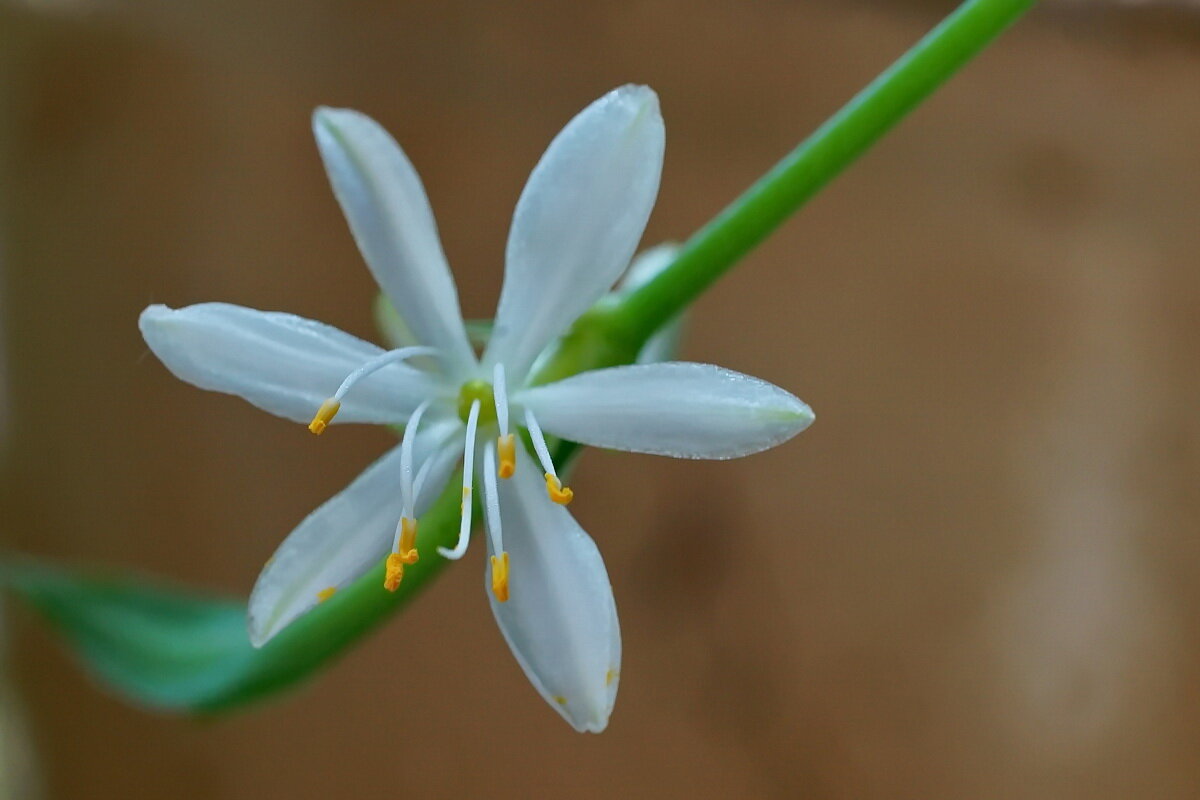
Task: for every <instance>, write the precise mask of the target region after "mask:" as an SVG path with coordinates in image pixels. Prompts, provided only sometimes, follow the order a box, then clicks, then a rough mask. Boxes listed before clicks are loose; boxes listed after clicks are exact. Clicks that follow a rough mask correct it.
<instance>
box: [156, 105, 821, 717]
mask: <svg viewBox="0 0 1200 800" xmlns="http://www.w3.org/2000/svg"><path fill="white" fill-rule="evenodd" d="M313 128H314V131H315V133H316V138H317V143H318V145H319V147H320V150H321V155H322V157H323V158H324V160H325V165H326V168H327V170H328V173H329V177H330V180H331V182H332V183H333V188H334V191H335V193H336V194H337V198H338V200H339V201H340V203H341V205H342V208H343V210H344V211H345V213H346V217H347V219H348V220H349V223H350V228H351V230H352V232H353V234H354V238H355V240H356V241H357V242H358V246H359V248H360V249H361V250H362V253H363V256H364V257H365V259H366V261H367V264H368V266H369V267H370V269H371V272H372V273H373V274H374V276H375V278H376V280H377V281H378V282H379V284H380V286H381V287H383V290H384V292H385V293H386V294H387V296H388V297H389V298H390V299H391V301H392V303H393V304H394V305H395V308H396V309H397V310H398V312H399V314H400V317H401V318H402V319H403V321H404V323H405V324H406V325H407V327H408V329H409V330H411V332H412V334H413V335H414V336H415V337H416V339H417V341H419V342H420V344H419V345H415V346H410V347H402V348H400V349H397V350H392V351H388V352H384V351H383V350H381V349H380V348H378V347H376V346H374V345H372V344H368V343H367V342H364V341H362V340H360V339H357V338H355V337H353V336H350V335H349V334H346V333H343V332H341V331H339V330H336V329H334V328H331V327H329V326H326V325H323V324H321V323H319V322H313V321H310V320H306V319H301V318H299V317H295V316H292V315H289V314H281V313H275V312H262V311H254V310H251V309H247V308H242V307H239V306H233V305H226V304H221V303H206V304H201V305H194V306H188V307H186V308H182V309H178V310H172V309H169V308H167V307H165V306H161V305H155V306H150V307H149V308H147V309H146V310H145V311H144V312H143V313H142V316H141V320H140V326H141V330H142V334H143V335H144V336H145V338H146V342H147V343H148V344H149V345H150V348H151V349H152V350H153V351H154V353H155V354H156V355H157V356H158V357H159V358H160V359H161V360H162V362H163V363H164V364H165V365H166V366H167V368H168V369H170V370H171V372H173V373H174V374H175V375H176V376H178V377H179V378H181V379H183V380H185V381H188V382H190V383H193V384H195V385H197V386H200V387H202V388H205V389H211V390H214V391H220V392H227V393H230V394H235V395H238V396H240V397H243V398H245V399H246V400H248V401H250V402H251V403H253V404H254V405H256V406H258V407H259V408H262V409H264V410H266V411H269V412H271V413H273V414H277V415H279V416H282V417H286V418H288V419H291V420H295V421H298V422H308V421H309V419H310V418H312V416H313V412H314V410H317V409H318V408H319V411H318V412H317V416H316V417H315V418H313V419H312V422H311V424H310V427H311V429H312V430H313V432H315V433H320V432H321V431H323V430H324V429H325V426H326V424H328V423H330V422H332V421H333V418H334V415H335V414H336V416H337V421H339V422H371V423H377V424H386V425H404V426H405V427H404V436H403V440H402V441H401V443H400V445H399V446H398V447H396V448H394V449H392V450H391V451H390V452H388V453H387V454H385V455H384V456H383V457H382V458H380V459H379V460H378V461H376V462H375V463H374V464H372V465H371V466H370V467H368V468H367V469H366V471H365V472H363V473H362V475H360V476H359V477H358V478H357V479H356V480H355V481H354V482H353V483H351V484H350V486H349V487H347V488H346V489H345V490H344V491H343V492H341V493H340V494H338V495H336V496H335V497H334V498H332V499H331V500H329V501H328V502H327V503H325V504H324V505H323V506H321V507H320V508H318V509H317V510H316V511H314V512H313V513H312V514H311V515H309V517H308V518H307V519H305V520H304V521H303V522H302V523H300V525H299V527H297V528H296V529H295V530H294V531H292V533H291V535H289V536H288V537H287V539H285V540H284V542H283V544H282V545H281V546H280V547H279V549H278V551H277V552H276V554H275V556H274V557H273V558H272V560H271V561H270V562H268V566H267V567H266V568H265V569H264V570H263V572H262V575H261V576H260V577H259V579H258V582H257V584H256V585H255V587H254V591H253V593H252V594H251V597H250V604H249V628H250V636H251V639H252V640H253V642H254V644H255V645H259V646H260V645H262V644H264V643H265V642H267V641H268V640H269V639H270V638H271V637H272V636H274V635H275V634H276V633H278V632H279V631H280V630H281V629H282V628H283V627H284V626H286V625H287V624H288V623H290V622H292V621H293V620H295V619H296V618H297V617H299V616H300V615H302V614H304V613H305V612H306V611H308V610H309V609H311V608H312V607H313V606H314V605H316V604H317V603H318V602H320V601H321V600H323V599H325V598H326V597H328V596H329V595H331V594H332V593H333V592H334V591H336V589H337V588H338V587H340V586H344V585H347V584H348V583H350V582H352V581H354V580H355V579H356V578H358V577H359V576H360V575H362V574H363V573H364V572H365V571H367V570H368V569H369V568H370V567H372V566H373V565H375V564H377V563H378V561H379V559H380V558H381V557H383V555H384V554H385V553H389V552H390V555H389V556H388V570H387V580H386V584H385V585H386V586H387V588H389V589H393V590H394V589H395V588H396V586H397V585H398V584H399V582H400V580H401V579H402V577H403V570H404V565H405V564H411V563H413V562H414V561H415V560H416V558H417V543H418V538H419V537H418V536H417V520H418V519H419V518H420V516H421V514H422V513H423V512H424V511H425V509H426V507H427V506H428V505H429V504H430V503H431V501H432V500H433V498H434V497H435V496H436V495H437V494H438V493H439V492H440V490H441V488H442V487H444V485H445V483H446V481H447V480H448V479H449V477H450V475H451V474H452V472H453V471H454V469H455V467H456V466H457V464H458V463H459V461H460V460H461V461H462V462H463V467H464V468H463V487H462V492H463V497H464V500H465V502H464V503H463V504H462V522H461V528H460V533H459V540H458V544H457V546H456V547H455V548H454V549H452V550H451V549H441V548H439V549H440V551H441V553H442V555H443V556H445V557H447V558H459V557H461V556H462V555H463V553H464V552H465V551H466V548H467V544H468V541H469V539H470V535H471V514H472V512H471V505H472V504H471V502H470V499H471V494H472V492H473V491H474V487H475V484H476V482H478V483H481V484H482V485H483V498H482V507H483V509H484V518H485V520H484V521H485V523H486V530H487V547H488V551H489V553H490V554H491V559H490V562H491V563H490V566H489V567H488V569H487V570H486V575H485V582H486V585H487V587H488V588H489V589H490V590H491V591H490V592H488V596H489V599H490V601H491V604H492V610H493V612H494V613H495V616H496V621H497V623H498V624H499V625H500V629H501V631H503V633H504V637H505V639H506V640H507V641H508V643H509V646H510V647H511V648H512V651H513V654H514V655H515V656H516V658H517V661H518V662H520V664H521V666H522V668H524V670H525V673H526V674H527V675H528V676H529V679H530V680H531V681H532V682H533V685H534V686H535V687H536V688H537V690H538V692H540V693H541V695H542V696H543V697H544V698H546V700H547V701H548V702H549V703H550V705H551V707H552V708H554V709H555V710H557V711H558V712H559V713H560V714H562V716H563V717H564V718H566V720H567V721H568V722H570V723H571V725H572V726H574V727H575V728H576V729H577V730H580V731H585V730H587V731H601V730H603V729H604V727H605V725H606V724H607V722H608V717H609V714H610V712H611V710H612V705H613V700H614V698H615V696H616V690H617V682H618V675H619V671H620V660H621V640H620V633H619V630H618V626H617V614H616V605H615V604H614V602H613V596H612V589H611V587H610V585H609V581H608V574H607V573H606V572H605V569H604V562H603V561H602V560H601V558H600V553H599V552H598V551H597V549H596V545H595V543H593V541H592V540H591V538H590V537H589V536H588V535H587V534H586V533H585V532H584V531H583V529H582V528H580V527H579V525H578V524H577V523H576V522H575V520H574V518H573V517H572V516H571V515H570V514H569V513H568V512H567V510H566V509H565V508H564V505H565V504H566V503H567V502H569V501H570V499H571V495H572V493H571V490H570V489H568V488H567V487H565V486H563V485H562V483H561V481H560V480H559V478H558V475H557V472H556V470H555V466H554V464H553V463H552V461H551V458H550V454H549V452H548V450H547V447H546V443H545V439H544V436H543V431H544V432H546V433H550V434H553V435H555V436H559V437H562V438H564V439H567V440H571V441H576V442H581V443H584V444H590V445H596V446H599V447H609V448H616V449H621V450H631V451H637V452H644V453H661V454H664V455H671V456H676V457H682V458H733V457H737V456H743V455H747V454H749V453H753V452H756V451H759V450H763V449H766V448H768V447H772V446H774V445H777V444H779V443H781V442H783V441H784V440H786V439H788V438H790V437H791V436H794V435H795V434H796V433H798V432H799V431H801V430H802V429H803V428H805V427H806V426H807V425H808V424H809V423H810V422H811V421H812V418H813V417H812V413H811V411H810V410H809V408H808V407H807V406H806V405H805V404H804V403H802V402H801V401H800V400H798V399H796V398H795V397H793V396H792V395H790V394H788V393H787V392H785V391H783V390H782V389H779V388H777V387H775V386H772V385H771V384H768V383H765V382H763V381H760V380H757V379H755V378H751V377H748V376H746V375H741V374H739V373H736V372H731V371H729V370H725V369H721V368H719V367H714V366H708V365H704V364H688V363H659V364H641V365H634V366H627V367H617V368H613V369H601V370H595V371H591V372H584V373H581V374H579V375H576V376H574V377H570V378H567V379H565V380H561V381H558V382H556V383H551V384H547V385H542V386H531V385H529V378H530V373H531V368H532V366H533V363H534V360H535V359H536V358H537V357H538V355H539V354H540V353H541V352H542V351H543V349H545V348H546V346H547V345H548V344H550V343H551V342H552V341H554V340H555V339H557V338H558V337H559V336H560V335H561V334H562V333H563V332H564V331H566V329H567V328H568V327H569V326H570V325H571V324H572V323H573V322H574V321H575V320H576V318H578V317H579V315H580V314H582V313H583V312H584V311H585V310H587V309H588V308H589V307H590V306H591V305H592V304H593V303H594V302H595V301H596V300H597V299H599V298H600V297H601V295H603V294H604V292H605V291H606V290H608V289H609V288H610V287H611V286H612V285H613V283H614V282H615V281H616V279H617V278H618V276H619V275H620V274H621V272H622V271H623V270H624V269H625V267H626V266H627V265H628V264H629V263H630V259H631V258H632V256H633V254H634V250H635V248H636V247H637V244H638V240H639V239H640V238H641V235H642V231H643V229H644V227H645V225H646V220H647V218H648V217H649V215H650V210H651V208H652V206H653V204H654V198H655V195H656V194H657V192H658V182H659V174H660V171H661V167H662V157H663V123H662V117H661V115H660V114H659V109H658V99H657V97H656V96H655V94H654V92H652V91H651V90H650V89H648V88H646V87H640V86H625V87H622V88H620V89H616V90H615V91H612V92H610V93H608V94H607V95H605V96H604V97H602V98H600V99H599V100H597V101H596V102H594V103H592V104H591V105H590V106H588V107H587V108H586V109H584V110H583V112H581V113H580V114H579V115H578V116H577V117H575V119H573V120H572V121H571V122H570V123H569V124H568V125H567V126H566V128H564V129H563V131H562V132H561V133H560V134H559V135H558V136H557V137H556V138H555V139H554V141H553V142H552V143H551V145H550V147H549V149H548V150H547V151H546V153H545V155H544V156H543V157H542V159H541V161H540V162H539V163H538V165H537V167H536V168H534V170H533V174H532V175H531V176H530V178H529V182H528V183H527V184H526V186H525V190H524V191H523V192H522V194H521V198H520V200H519V202H518V203H517V208H516V212H515V214H514V216H513V223H512V230H511V232H510V234H509V239H508V248H507V252H506V260H505V264H506V267H505V276H504V288H503V290H502V292H501V295H500V305H499V308H498V310H497V312H496V318H495V323H494V326H493V332H492V336H491V339H490V342H489V344H488V346H487V349H486V351H485V352H484V354H483V356H482V358H477V357H476V355H475V353H474V351H473V350H472V348H471V345H470V344H469V343H468V339H467V335H466V333H465V331H464V327H463V320H462V316H461V313H460V311H459V305H458V296H457V292H456V290H455V287H454V282H453V280H452V279H451V277H450V271H449V267H448V266H447V264H446V259H445V256H444V255H443V253H442V248H441V244H440V243H439V240H438V235H437V230H436V228H435V226H434V219H433V214H432V212H431V211H430V208H429V203H428V200H427V199H426V197H425V192H424V189H423V188H422V186H421V182H420V179H419V178H418V177H417V173H416V172H415V171H414V169H413V168H412V165H411V164H410V163H409V162H408V159H407V158H406V157H405V155H404V153H403V151H401V149H400V147H399V146H398V145H397V144H396V143H395V141H393V140H392V138H391V137H390V136H389V135H388V134H387V133H386V132H385V131H384V130H383V128H381V127H380V126H379V125H378V124H377V123H375V122H374V121H373V120H371V119H369V118H368V117H366V116H364V115H362V114H359V113H357V112H355V111H348V110H335V109H328V108H322V109H318V110H317V112H316V113H315V115H314V117H313ZM406 362H410V363H406ZM331 391H332V392H333V394H332V396H330V392H331ZM520 428H523V429H524V430H526V431H527V432H528V435H529V438H530V440H531V442H532V445H533V448H534V452H535V454H536V456H531V455H530V454H528V453H527V452H526V450H525V447H523V446H519V445H518V443H517V434H518V432H519V431H518V429H520Z"/></svg>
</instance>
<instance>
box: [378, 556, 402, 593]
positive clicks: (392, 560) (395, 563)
mask: <svg viewBox="0 0 1200 800" xmlns="http://www.w3.org/2000/svg"><path fill="white" fill-rule="evenodd" d="M402 580H404V559H403V558H401V557H400V554H399V553H392V554H391V555H389V556H388V557H387V576H386V577H384V579H383V588H385V589H387V590H388V591H389V592H394V591H396V590H397V589H399V588H400V581H402Z"/></svg>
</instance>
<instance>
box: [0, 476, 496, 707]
mask: <svg viewBox="0 0 1200 800" xmlns="http://www.w3.org/2000/svg"><path fill="white" fill-rule="evenodd" d="M460 484H461V477H459V478H456V479H452V480H451V481H450V483H449V484H448V485H447V487H446V490H445V491H444V492H443V493H442V495H441V497H439V498H438V501H437V502H436V503H435V504H434V506H433V508H432V509H430V511H429V512H428V513H427V514H426V515H425V516H424V517H423V518H422V519H421V530H422V534H423V536H424V537H428V538H423V539H422V542H423V544H422V549H421V560H420V561H418V562H417V563H416V564H413V565H411V566H409V567H408V568H407V569H406V570H405V573H404V582H403V583H401V584H400V588H399V590H398V591H396V592H389V591H387V590H386V589H384V588H383V575H384V561H383V560H382V559H381V560H380V562H379V563H378V564H377V565H376V566H375V567H374V568H373V569H372V570H371V571H370V572H368V573H367V574H366V575H364V576H363V577H362V578H360V579H359V580H357V581H355V582H354V583H353V584H351V585H350V586H347V587H344V588H343V589H341V590H340V591H339V592H338V593H337V594H336V595H334V596H333V597H332V598H331V599H329V600H328V601H326V602H324V603H322V604H321V605H319V606H317V607H316V608H314V609H313V610H312V611H310V612H309V613H307V614H305V615H304V616H303V617H301V618H300V619H298V620H296V621H295V622H294V623H292V624H291V625H289V626H288V627H287V628H286V629H285V630H283V631H282V632H281V633H280V634H279V635H278V636H276V637H275V638H274V639H272V640H271V641H270V643H269V644H267V645H266V646H265V647H262V648H260V649H255V648H254V647H253V646H251V644H250V639H249V635H248V634H247V632H246V605H245V603H244V602H241V601H237V600H232V599H228V598H217V597H213V596H211V595H204V594H201V593H198V592H195V591H192V590H189V589H185V588H181V587H172V586H168V585H164V584H162V583H155V582H151V581H148V580H147V579H145V578H142V577H139V576H134V575H128V574H123V575H119V574H115V573H113V572H111V571H108V572H106V571H101V570H98V569H71V568H67V567H58V566H54V567H51V566H48V565H46V564H42V563H38V562H33V561H24V560H10V561H8V562H6V563H4V564H3V565H0V586H3V587H5V588H7V589H9V590H10V591H12V592H14V593H16V594H17V595H18V596H19V597H21V598H23V599H24V600H25V601H26V602H27V603H28V604H29V605H31V606H32V607H33V608H34V609H36V610H37V611H38V612H40V613H41V614H42V615H43V616H44V617H45V618H46V619H47V620H48V621H49V622H50V623H51V625H53V626H54V627H55V628H56V629H57V630H58V632H59V633H60V634H61V635H62V636H63V638H64V639H65V640H66V642H67V644H69V645H70V646H71V648H72V650H73V651H74V652H75V654H76V655H77V656H78V657H79V658H80V660H81V661H82V662H83V664H84V666H85V667H86V668H87V669H88V670H89V671H90V672H91V673H92V674H93V675H94V676H96V677H97V678H98V679H100V681H101V682H103V683H105V684H107V685H109V686H110V687H111V688H113V689H115V690H116V691H118V692H119V693H121V694H123V695H126V696H128V697H129V698H130V699H131V700H133V701H135V702H137V703H140V704H142V705H146V706H151V707H155V708H162V709H171V710H176V711H192V712H214V711H223V710H229V709H234V708H237V707H239V706H242V705H245V704H247V703H250V702H253V701H255V700H258V699H261V698H263V697H265V696H267V695H269V694H273V693H275V692H276V691H279V690H281V689H284V688H286V687H288V686H291V685H293V684H295V683H296V682H298V681H300V680H302V679H303V678H305V677H307V676H308V675H310V674H312V673H314V672H315V671H316V670H317V669H319V668H320V667H322V666H324V665H325V664H326V663H327V662H329V661H330V660H332V659H334V658H336V657H337V656H339V655H341V654H342V653H343V652H344V651H345V650H346V649H347V647H348V646H349V645H350V644H351V643H353V642H354V641H356V640H358V639H359V638H361V637H362V636H363V635H365V634H366V633H367V632H369V631H370V630H372V629H374V628H375V627H377V626H378V625H379V624H381V623H382V622H383V621H384V620H386V619H387V618H389V617H390V616H391V615H392V614H393V613H395V612H396V611H397V610H398V608H399V607H400V606H402V605H404V604H406V603H407V602H408V601H410V600H411V599H412V598H413V597H414V596H415V595H416V594H417V592H419V591H420V589H421V588H422V587H423V586H424V585H425V584H426V583H427V582H428V581H429V579H430V578H432V577H433V576H434V575H436V574H437V573H438V572H440V571H441V569H442V568H443V567H444V566H445V565H446V564H447V563H449V562H447V561H446V560H445V559H444V558H442V557H441V556H439V555H438V553H437V546H438V545H445V546H452V545H453V544H454V542H455V541H456V540H457V538H458V519H459V509H458V504H459V502H458V501H459V497H460V496H461V490H460V488H459V486H460ZM477 513H478V512H477Z"/></svg>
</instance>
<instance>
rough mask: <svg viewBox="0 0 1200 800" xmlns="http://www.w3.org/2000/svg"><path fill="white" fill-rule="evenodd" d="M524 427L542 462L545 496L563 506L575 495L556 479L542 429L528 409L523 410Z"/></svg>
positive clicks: (556, 474) (556, 475)
mask: <svg viewBox="0 0 1200 800" xmlns="http://www.w3.org/2000/svg"><path fill="white" fill-rule="evenodd" d="M525 427H526V428H528V429H529V438H530V439H531V440H532V441H533V449H534V452H536V453H537V457H538V461H540V462H542V469H543V470H545V472H546V494H548V495H550V499H551V500H553V501H554V502H556V503H558V504H559V505H560V506H565V505H566V504H567V503H569V502H571V500H572V498H574V497H575V493H574V492H573V491H571V490H570V489H569V488H568V487H566V486H563V482H562V481H561V480H559V479H558V473H557V472H555V471H554V462H553V461H552V460H551V459H550V449H549V448H547V447H546V438H545V437H544V436H542V428H541V426H540V425H538V422H537V418H536V417H534V416H533V412H532V411H530V410H529V409H528V408H527V409H525Z"/></svg>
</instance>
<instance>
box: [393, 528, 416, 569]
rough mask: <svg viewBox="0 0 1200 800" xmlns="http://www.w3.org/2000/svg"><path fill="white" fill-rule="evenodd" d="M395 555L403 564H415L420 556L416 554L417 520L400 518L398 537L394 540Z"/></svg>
mask: <svg viewBox="0 0 1200 800" xmlns="http://www.w3.org/2000/svg"><path fill="white" fill-rule="evenodd" d="M395 551H396V555H398V556H400V560H401V561H403V562H404V563H405V564H415V563H417V559H418V558H420V556H419V555H418V554H417V521H416V520H415V519H410V518H408V517H401V518H400V537H399V541H397V542H396V547H395Z"/></svg>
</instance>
